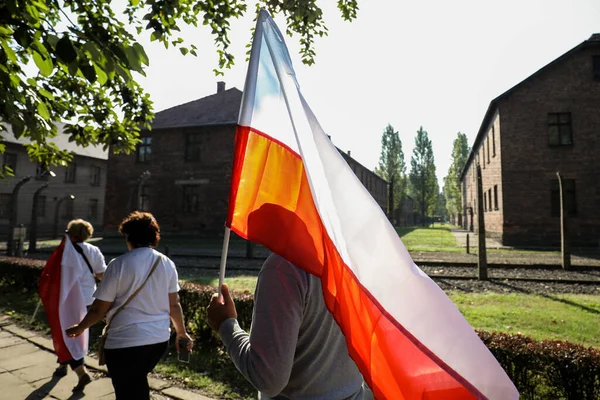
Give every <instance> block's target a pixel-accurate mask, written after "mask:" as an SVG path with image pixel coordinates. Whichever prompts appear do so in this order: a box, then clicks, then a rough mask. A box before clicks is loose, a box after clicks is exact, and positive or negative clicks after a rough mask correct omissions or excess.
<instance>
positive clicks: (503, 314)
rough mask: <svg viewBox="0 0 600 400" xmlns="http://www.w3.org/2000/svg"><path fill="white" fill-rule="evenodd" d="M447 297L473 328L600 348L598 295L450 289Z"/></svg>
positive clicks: (599, 299) (599, 298) (599, 303)
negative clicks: (503, 292)
mask: <svg viewBox="0 0 600 400" xmlns="http://www.w3.org/2000/svg"><path fill="white" fill-rule="evenodd" d="M449 297H450V298H451V299H452V301H453V302H454V304H456V306H457V307H458V309H459V310H460V311H461V312H462V313H463V315H464V316H465V318H466V319H467V320H468V321H469V323H470V324H471V325H472V326H473V327H474V328H476V329H483V330H487V331H501V332H509V333H517V332H520V333H522V334H523V335H525V336H530V337H532V338H534V339H537V340H541V339H551V340H566V341H568V342H572V343H577V344H581V345H583V346H586V347H587V346H593V347H597V348H600V335H599V334H598V332H599V329H600V328H599V326H600V296H593V295H579V294H553V295H543V296H541V295H531V294H517V293H509V294H501V293H462V292H450V293H449Z"/></svg>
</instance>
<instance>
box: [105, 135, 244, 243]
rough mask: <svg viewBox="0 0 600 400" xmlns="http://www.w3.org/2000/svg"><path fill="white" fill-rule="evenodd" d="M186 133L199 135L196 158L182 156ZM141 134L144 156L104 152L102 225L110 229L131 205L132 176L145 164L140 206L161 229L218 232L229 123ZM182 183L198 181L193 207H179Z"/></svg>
mask: <svg viewBox="0 0 600 400" xmlns="http://www.w3.org/2000/svg"><path fill="white" fill-rule="evenodd" d="M191 133H194V134H200V135H201V138H202V139H201V140H202V150H201V154H200V160H199V161H186V160H185V138H186V135H187V134H191ZM142 136H150V137H151V138H152V160H151V161H150V162H147V163H141V162H137V160H136V157H135V156H134V155H123V154H121V155H114V154H111V155H110V158H109V169H108V175H109V185H108V187H107V192H106V230H107V231H113V232H114V231H116V230H117V228H118V225H119V223H120V221H121V220H122V219H123V218H124V217H125V216H126V215H127V214H128V213H129V212H131V211H132V210H133V209H136V208H137V203H136V202H137V188H138V179H139V177H140V176H141V174H142V173H143V172H144V171H146V170H147V171H149V172H150V174H151V176H150V178H149V179H148V180H146V181H145V183H144V184H145V185H147V186H148V187H149V204H148V205H147V207H146V209H147V210H148V211H150V212H152V213H153V214H154V216H155V217H156V219H157V220H158V223H159V224H160V225H161V230H162V231H164V232H166V233H169V232H175V233H176V232H186V233H196V234H203V233H209V232H210V233H218V232H221V231H222V230H223V227H224V224H225V218H226V213H227V202H228V198H229V185H230V179H231V165H232V160H233V158H232V157H233V141H234V136H235V126H234V125H225V126H209V127H190V128H176V129H164V130H155V131H151V132H144V133H143V134H142ZM186 185H197V186H198V192H197V194H198V196H199V207H198V211H197V212H194V213H189V212H184V210H183V202H184V200H183V193H184V186H186Z"/></svg>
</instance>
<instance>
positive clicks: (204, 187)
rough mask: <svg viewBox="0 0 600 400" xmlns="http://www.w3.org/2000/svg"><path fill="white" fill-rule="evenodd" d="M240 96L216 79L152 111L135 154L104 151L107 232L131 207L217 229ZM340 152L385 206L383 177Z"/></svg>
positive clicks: (178, 228)
mask: <svg viewBox="0 0 600 400" xmlns="http://www.w3.org/2000/svg"><path fill="white" fill-rule="evenodd" d="M241 99H242V92H241V91H240V90H239V89H236V88H232V89H228V90H225V83H224V82H218V84H217V93H215V94H213V95H210V96H207V97H204V98H201V99H199V100H195V101H192V102H189V103H185V104H182V105H179V106H176V107H172V108H169V109H167V110H163V111H160V112H158V113H156V116H155V119H154V121H153V123H152V130H151V131H143V132H142V133H141V140H142V143H141V144H140V145H139V146H138V148H137V151H136V153H135V154H133V155H125V154H119V155H114V154H110V156H109V163H108V186H107V190H106V208H105V215H106V217H105V230H106V232H107V233H111V232H115V231H116V230H117V228H118V224H119V222H120V221H121V220H122V218H123V217H124V216H126V215H127V213H129V212H131V211H132V210H134V209H143V210H146V211H150V212H152V213H153V214H154V215H155V216H156V218H157V219H158V221H159V223H160V225H161V230H162V231H164V232H167V233H185V234H200V235H202V234H215V233H217V234H218V233H220V232H222V231H223V227H224V222H225V218H226V213H227V205H228V200H229V186H230V179H231V167H232V162H233V143H234V137H235V129H236V125H237V120H238V113H239V110H240V104H241ZM342 155H343V156H344V158H345V159H346V161H347V162H348V163H349V165H350V166H351V168H352V169H353V170H354V172H355V173H356V174H357V176H358V177H359V179H360V180H361V181H362V182H363V183H364V184H365V187H367V189H369V190H370V192H371V193H372V194H373V195H374V197H375V198H376V199H377V200H378V201H379V203H380V205H381V206H382V208H384V209H385V207H386V199H387V183H386V181H384V180H383V179H381V178H379V177H378V176H377V175H375V174H374V173H373V172H371V171H369V170H368V169H367V168H365V167H363V166H362V165H361V164H359V163H358V162H356V161H355V160H354V159H352V158H351V157H350V156H349V155H348V154H345V153H342ZM145 171H148V172H149V177H144V175H143V174H144V172H145Z"/></svg>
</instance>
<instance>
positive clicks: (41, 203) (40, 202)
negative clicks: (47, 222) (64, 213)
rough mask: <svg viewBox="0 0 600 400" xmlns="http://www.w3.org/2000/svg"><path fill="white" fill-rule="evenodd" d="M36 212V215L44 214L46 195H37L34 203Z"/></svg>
mask: <svg viewBox="0 0 600 400" xmlns="http://www.w3.org/2000/svg"><path fill="white" fill-rule="evenodd" d="M36 214H37V216H38V217H45V216H46V196H38V198H37V204H36Z"/></svg>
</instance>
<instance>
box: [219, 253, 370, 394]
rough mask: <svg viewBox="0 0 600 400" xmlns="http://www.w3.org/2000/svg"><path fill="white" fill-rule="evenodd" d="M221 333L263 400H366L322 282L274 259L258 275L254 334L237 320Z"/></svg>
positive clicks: (228, 323)
mask: <svg viewBox="0 0 600 400" xmlns="http://www.w3.org/2000/svg"><path fill="white" fill-rule="evenodd" d="M219 334H220V335H221V339H222V340H223V343H225V346H226V347H227V352H228V353H229V356H230V357H231V359H232V360H233V362H234V364H235V366H236V367H237V369H238V370H240V372H241V373H242V374H243V375H244V376H245V377H246V379H248V381H250V383H252V385H254V387H256V388H257V389H258V390H259V392H260V399H263V400H264V399H293V400H303V399H311V400H320V399H322V400H325V399H327V400H342V399H352V400H359V399H363V388H362V383H363V378H362V375H361V374H360V372H359V371H358V368H357V367H356V364H355V363H354V361H352V359H351V358H350V356H349V355H348V348H347V347H346V340H345V338H344V335H343V334H342V332H341V331H340V328H339V327H338V325H337V323H336V322H335V320H334V319H333V317H332V316H331V314H330V313H329V311H327V308H326V307H325V302H324V300H323V293H322V291H321V281H320V279H319V278H316V277H315V276H312V275H310V274H308V273H306V272H304V271H303V270H301V269H299V268H298V267H296V266H294V265H293V264H291V263H290V262H288V261H287V260H285V259H284V258H282V257H280V256H278V255H275V254H272V255H271V256H269V258H268V259H267V260H266V261H265V263H264V264H263V266H262V269H261V271H260V273H259V275H258V282H257V285H256V293H255V295H254V313H253V316H252V327H251V329H250V335H248V334H247V333H246V332H245V331H244V330H242V329H241V328H240V326H239V325H238V322H237V320H236V319H234V318H230V319H228V320H225V321H224V322H223V323H222V324H221V326H220V327H219Z"/></svg>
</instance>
